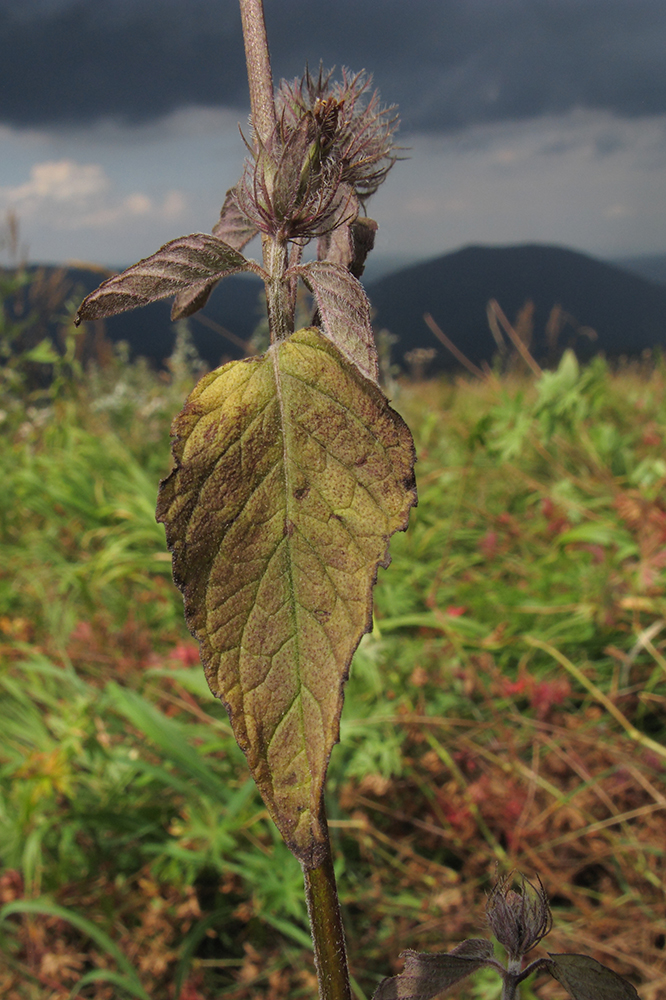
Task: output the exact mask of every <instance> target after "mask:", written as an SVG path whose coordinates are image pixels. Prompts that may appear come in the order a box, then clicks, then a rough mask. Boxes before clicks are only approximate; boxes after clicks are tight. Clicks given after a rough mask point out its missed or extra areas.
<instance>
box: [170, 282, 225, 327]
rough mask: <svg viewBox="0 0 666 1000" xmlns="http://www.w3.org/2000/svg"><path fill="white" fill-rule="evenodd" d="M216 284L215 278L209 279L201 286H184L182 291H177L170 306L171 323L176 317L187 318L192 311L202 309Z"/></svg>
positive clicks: (191, 314) (192, 313)
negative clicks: (206, 283)
mask: <svg viewBox="0 0 666 1000" xmlns="http://www.w3.org/2000/svg"><path fill="white" fill-rule="evenodd" d="M216 284H217V278H216V279H215V281H211V282H210V284H208V285H204V287H203V288H202V287H201V286H200V285H194V286H193V287H192V288H186V289H185V290H184V291H182V292H178V295H176V297H175V299H174V300H173V305H172V306H171V321H172V323H175V322H176V320H177V319H187V317H188V316H193V315H194V313H196V312H199V310H200V309H203V307H204V306H205V305H206V303H207V302H208V299H209V298H210V293H211V292H212V291H213V289H214V288H215V286H216Z"/></svg>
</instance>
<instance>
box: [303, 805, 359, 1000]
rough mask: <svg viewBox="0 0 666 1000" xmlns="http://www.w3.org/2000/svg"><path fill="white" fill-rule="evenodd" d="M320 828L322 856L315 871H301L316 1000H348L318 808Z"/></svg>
mask: <svg viewBox="0 0 666 1000" xmlns="http://www.w3.org/2000/svg"><path fill="white" fill-rule="evenodd" d="M320 822H321V828H322V830H323V831H324V833H325V835H326V853H325V856H324V859H323V861H322V862H321V864H319V865H318V866H317V867H316V868H304V870H303V871H304V875H305V896H306V899H307V903H308V914H309V917H310V928H311V930H312V941H313V944H314V956H315V967H316V969H317V979H318V980H319V998H320V1000H351V987H350V985H349V970H348V968H347V949H346V947H345V934H344V928H343V926H342V915H341V913H340V904H339V902H338V888H337V885H336V882H335V872H334V871H333V857H332V854H331V842H330V839H329V836H328V824H327V822H326V814H325V812H324V810H323V808H322V814H321V817H320Z"/></svg>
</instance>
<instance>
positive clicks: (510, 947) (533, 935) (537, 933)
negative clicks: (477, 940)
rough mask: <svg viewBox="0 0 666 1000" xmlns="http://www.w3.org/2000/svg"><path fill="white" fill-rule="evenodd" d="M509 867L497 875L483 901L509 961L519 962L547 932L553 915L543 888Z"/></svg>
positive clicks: (493, 929) (489, 919) (538, 879)
mask: <svg viewBox="0 0 666 1000" xmlns="http://www.w3.org/2000/svg"><path fill="white" fill-rule="evenodd" d="M537 882H538V885H534V883H532V882H530V881H529V880H528V879H526V878H525V876H524V875H522V874H519V875H518V876H517V875H516V872H514V871H511V872H509V874H508V875H505V876H504V877H498V878H497V881H496V883H495V885H494V886H493V889H492V891H491V893H490V896H489V897H488V902H487V904H486V916H487V918H488V923H489V924H490V929H491V930H492V932H493V934H494V935H495V937H496V938H497V940H498V941H499V943H500V944H501V945H502V946H503V947H504V948H505V949H506V952H507V955H508V957H509V961H510V962H520V961H521V959H522V958H523V955H526V954H527V952H528V951H531V950H532V948H534V947H535V945H537V944H538V943H539V941H541V939H542V938H544V937H545V936H546V934H548V932H549V931H550V929H551V927H552V926H553V918H552V915H551V912H550V906H549V905H548V897H547V895H546V890H545V889H544V887H543V885H542V884H541V879H540V878H539V877H538V876H537Z"/></svg>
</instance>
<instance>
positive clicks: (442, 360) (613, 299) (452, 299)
mask: <svg viewBox="0 0 666 1000" xmlns="http://www.w3.org/2000/svg"><path fill="white" fill-rule="evenodd" d="M367 291H368V294H369V296H370V299H371V301H372V304H373V306H374V308H375V310H376V316H375V322H376V324H377V325H378V326H380V327H382V326H385V327H387V328H388V329H390V331H391V332H392V333H393V334H395V335H397V336H398V337H399V340H398V342H397V344H396V345H395V346H394V356H395V360H396V361H398V362H400V363H402V362H403V358H404V355H405V353H406V352H408V351H411V350H413V349H414V348H417V347H424V348H436V349H437V355H436V357H435V360H434V362H433V365H432V367H431V368H430V370H431V371H432V370H433V368H451V367H454V366H455V365H456V364H457V362H455V361H454V359H453V358H452V357H451V355H450V354H449V353H448V352H447V350H446V349H445V348H444V347H443V346H442V345H441V344H439V343H438V342H437V340H436V339H435V337H434V336H433V334H432V333H431V332H430V330H429V329H428V327H427V326H426V324H425V323H424V321H423V314H424V313H425V312H429V313H431V314H432V316H433V318H434V319H435V321H436V322H437V323H438V324H439V326H440V327H441V328H442V329H443V331H444V332H445V333H446V334H447V336H448V337H449V338H450V339H451V340H452V341H453V342H454V343H455V344H456V345H457V346H458V347H459V348H460V349H461V350H462V351H463V353H464V354H465V355H467V357H468V358H469V359H470V360H471V361H474V362H475V363H476V364H479V362H481V361H482V360H486V361H490V360H491V358H492V356H493V355H494V354H495V353H496V351H497V345H496V343H495V340H494V339H493V337H492V335H491V332H490V329H489V326H488V319H487V315H486V306H487V303H488V301H489V300H490V299H496V300H497V301H498V302H499V304H500V306H501V307H502V309H503V311H504V313H505V314H506V315H507V316H508V318H509V319H510V320H512V321H513V320H514V319H515V318H516V315H517V313H518V311H519V310H520V309H521V308H522V307H523V306H524V305H525V303H526V302H528V301H532V302H533V303H534V316H533V322H534V341H533V346H532V352H533V354H534V355H535V356H536V357H537V358H538V359H539V360H542V359H544V358H545V357H546V356H547V354H548V353H549V348H548V345H547V344H546V338H545V328H546V324H547V322H548V318H549V315H550V312H551V309H552V308H553V306H555V305H559V306H561V307H562V310H563V313H564V314H566V316H564V317H563V318H565V319H566V320H567V321H566V323H565V324H564V325H563V326H562V329H561V333H560V337H559V344H558V345H557V347H556V349H557V350H560V351H561V349H562V348H563V347H566V346H569V345H570V344H571V343H573V346H574V347H575V349H576V351H577V353H578V354H579V356H581V357H589V356H591V355H592V354H594V353H596V352H597V351H604V352H605V353H606V354H607V355H608V356H611V357H612V356H617V355H621V354H628V355H636V354H640V353H641V351H643V350H644V349H645V348H650V347H654V346H655V345H657V344H662V345H664V344H666V287H663V286H661V285H658V284H656V283H654V282H651V281H648V280H646V279H644V278H641V277H638V276H637V275H636V274H631V273H629V272H628V271H625V270H622V269H621V268H619V267H617V266H614V265H612V264H608V263H605V262H603V261H601V260H596V259H595V258H593V257H589V256H587V255H586V254H582V253H577V252H576V251H573V250H567V249H562V248H560V247H553V246H541V245H526V246H511V247H478V246H470V247H465V248H464V249H462V250H458V251H456V252H454V253H449V254H445V255H444V256H443V257H438V258H436V259H435V260H430V261H427V262H425V263H421V264H417V265H415V266H413V267H409V268H406V269H404V270H401V271H399V272H397V273H395V274H391V275H390V276H388V277H384V278H381V279H380V280H378V281H375V282H372V283H371V284H370V285H368V289H367ZM567 317H568V318H567ZM580 327H585V328H588V330H587V331H580V332H579V333H578V334H577V333H576V331H577V329H579V328H580ZM590 329H592V330H594V331H595V332H596V334H597V338H596V339H591V338H590V336H589V330H590Z"/></svg>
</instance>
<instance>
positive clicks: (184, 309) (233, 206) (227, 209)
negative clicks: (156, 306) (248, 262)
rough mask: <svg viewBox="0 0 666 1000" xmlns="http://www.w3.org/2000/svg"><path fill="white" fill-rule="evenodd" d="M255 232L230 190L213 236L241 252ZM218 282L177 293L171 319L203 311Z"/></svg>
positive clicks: (255, 229)
mask: <svg viewBox="0 0 666 1000" xmlns="http://www.w3.org/2000/svg"><path fill="white" fill-rule="evenodd" d="M257 232H258V230H257V227H256V226H254V225H253V224H252V223H251V222H250V220H249V219H246V218H245V216H244V215H243V213H242V212H241V210H240V209H239V207H238V201H237V200H236V188H231V190H229V191H227V196H226V198H225V199H224V205H223V206H222V209H221V211H220V218H219V219H218V221H217V222H216V223H215V225H214V226H213V236H215V237H216V238H217V239H218V240H222V242H223V243H226V244H227V245H228V246H230V247H232V248H233V249H234V250H242V249H243V247H244V246H246V245H247V244H248V243H249V242H250V240H251V239H252V237H253V236H256V235H257ZM218 280H219V278H214V279H213V280H212V281H210V282H209V283H208V284H207V285H205V286H204V287H203V289H202V288H201V286H199V285H197V286H196V287H195V288H186V289H185V290H184V291H182V292H179V293H178V294H177V295H176V297H175V299H174V302H173V306H172V308H171V319H172V320H176V319H184V318H185V317H186V316H192V315H194V313H195V312H198V311H199V310H200V309H203V307H204V306H205V305H206V303H207V302H208V299H209V297H210V293H211V292H212V291H213V289H214V288H215V285H216V284H217V282H218Z"/></svg>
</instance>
